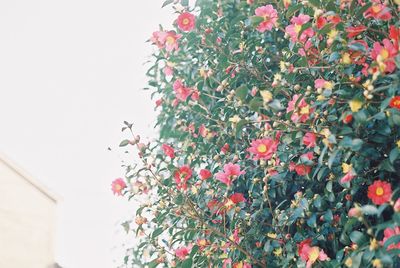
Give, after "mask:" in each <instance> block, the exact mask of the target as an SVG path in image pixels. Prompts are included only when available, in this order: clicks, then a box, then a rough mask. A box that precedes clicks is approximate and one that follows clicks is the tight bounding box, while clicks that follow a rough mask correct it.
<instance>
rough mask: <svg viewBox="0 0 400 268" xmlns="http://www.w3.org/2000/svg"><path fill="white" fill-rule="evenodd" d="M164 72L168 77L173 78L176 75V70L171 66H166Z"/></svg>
mask: <svg viewBox="0 0 400 268" xmlns="http://www.w3.org/2000/svg"><path fill="white" fill-rule="evenodd" d="M163 72H164V74H165V75H166V76H172V75H173V74H174V68H172V67H171V66H168V65H166V66H165V67H164V69H163Z"/></svg>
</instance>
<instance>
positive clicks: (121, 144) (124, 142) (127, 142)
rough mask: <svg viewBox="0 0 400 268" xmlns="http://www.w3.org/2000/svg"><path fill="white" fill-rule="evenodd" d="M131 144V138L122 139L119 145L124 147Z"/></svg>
mask: <svg viewBox="0 0 400 268" xmlns="http://www.w3.org/2000/svg"><path fill="white" fill-rule="evenodd" d="M128 144H129V140H123V141H121V143H120V144H119V147H124V146H127V145H128Z"/></svg>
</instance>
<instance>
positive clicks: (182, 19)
mask: <svg viewBox="0 0 400 268" xmlns="http://www.w3.org/2000/svg"><path fill="white" fill-rule="evenodd" d="M176 23H177V24H178V28H179V29H180V30H181V31H184V32H190V31H191V30H193V29H194V27H195V26H196V17H195V16H194V15H193V14H191V13H189V12H183V13H182V14H180V15H179V16H178V19H177V20H176Z"/></svg>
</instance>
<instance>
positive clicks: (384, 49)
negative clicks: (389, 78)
mask: <svg viewBox="0 0 400 268" xmlns="http://www.w3.org/2000/svg"><path fill="white" fill-rule="evenodd" d="M382 44H383V46H382V45H381V44H380V43H379V42H375V43H374V46H373V48H372V51H371V58H372V59H373V60H375V61H376V62H377V64H378V67H379V70H380V71H381V72H384V73H391V72H393V71H394V70H395V69H396V63H395V61H394V58H395V56H396V55H397V53H398V48H396V47H395V46H394V45H393V43H392V42H390V40H389V39H383V41H382Z"/></svg>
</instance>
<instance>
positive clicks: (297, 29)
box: [294, 24, 301, 34]
mask: <svg viewBox="0 0 400 268" xmlns="http://www.w3.org/2000/svg"><path fill="white" fill-rule="evenodd" d="M294 31H295V32H296V33H297V34H298V33H299V32H300V31H301V25H298V24H295V25H294Z"/></svg>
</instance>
